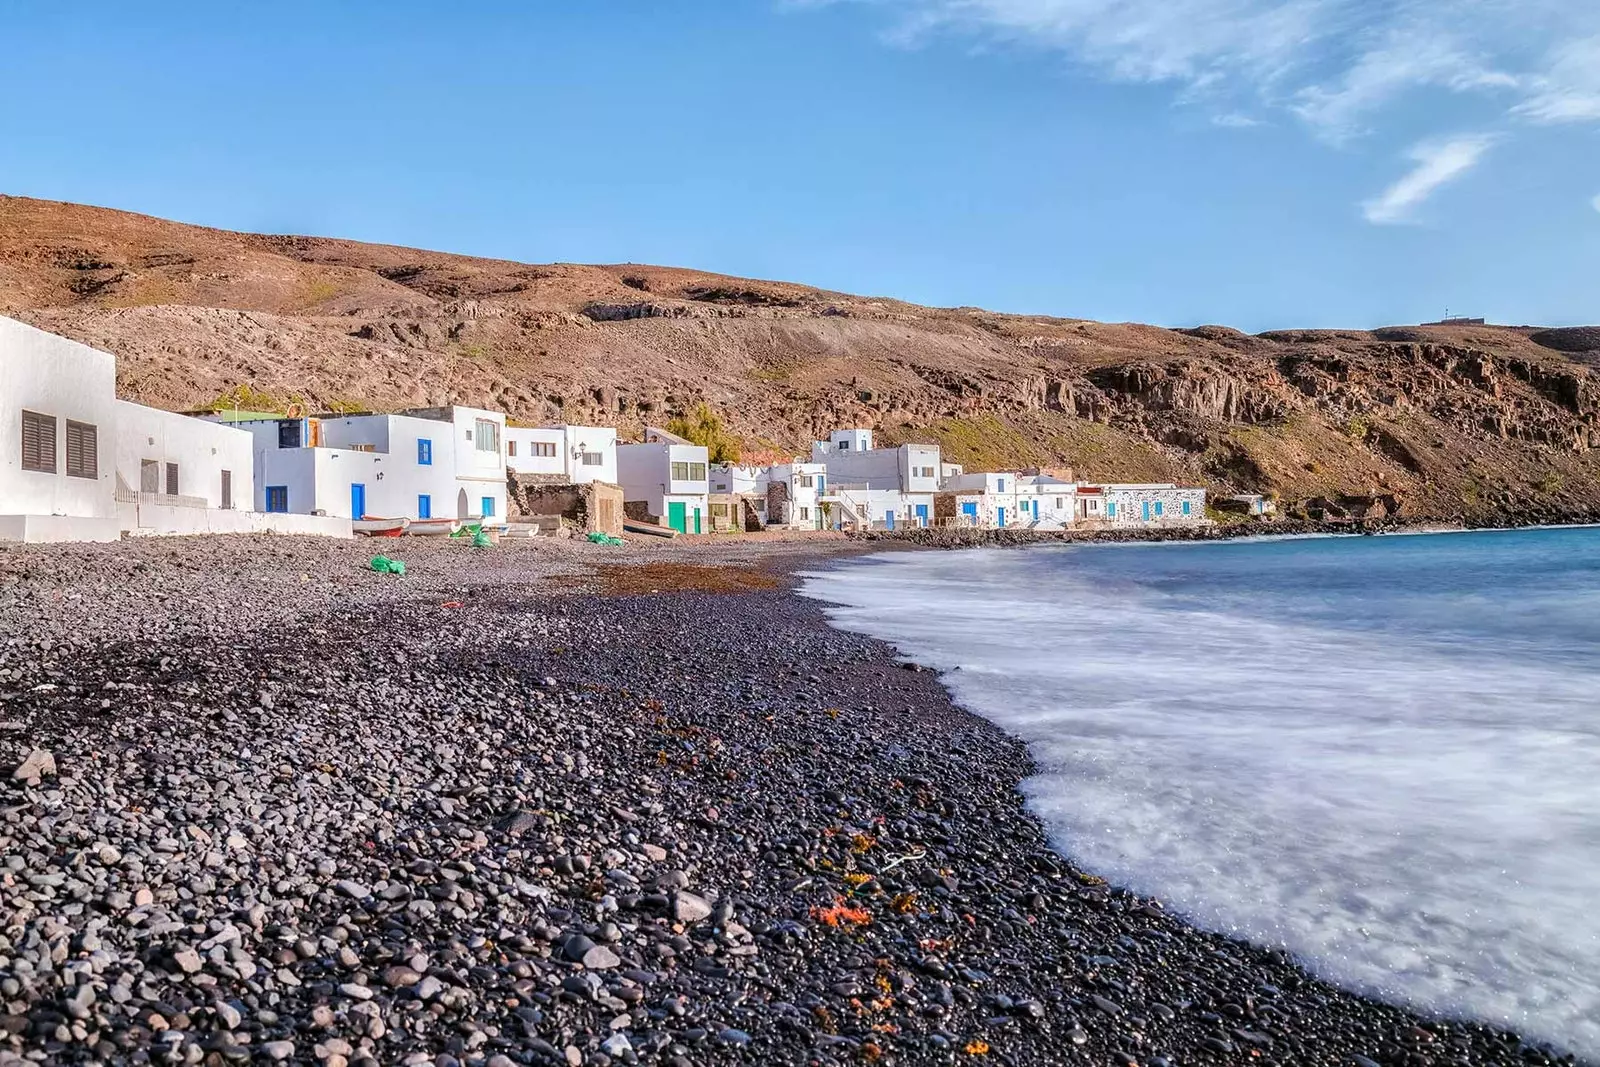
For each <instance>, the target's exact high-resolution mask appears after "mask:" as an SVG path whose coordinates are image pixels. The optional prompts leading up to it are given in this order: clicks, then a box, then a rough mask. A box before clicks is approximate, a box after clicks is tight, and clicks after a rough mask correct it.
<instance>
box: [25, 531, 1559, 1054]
mask: <svg viewBox="0 0 1600 1067" xmlns="http://www.w3.org/2000/svg"><path fill="white" fill-rule="evenodd" d="M781 544H782V546H783V547H776V546H769V547H767V548H765V549H760V550H755V551H747V550H746V549H747V547H748V546H745V547H741V546H736V545H733V544H727V545H726V546H723V545H715V546H696V545H684V546H678V548H676V549H674V550H669V551H661V550H653V551H646V552H636V553H634V552H622V553H619V552H616V551H612V552H605V551H600V550H590V549H591V547H592V546H583V547H579V546H572V547H571V548H570V549H563V550H556V551H554V552H549V551H545V552H541V551H537V548H538V547H542V546H529V547H527V548H525V547H523V546H520V545H519V546H515V547H509V546H508V547H505V548H502V549H500V550H493V551H486V552H485V553H482V554H474V553H472V552H471V551H470V550H466V549H462V550H460V551H455V550H454V549H453V547H452V546H444V547H429V548H421V547H419V549H418V550H417V551H408V552H407V553H406V555H407V556H408V562H410V563H412V570H411V571H410V572H409V573H408V576H407V578H405V579H400V580H395V579H393V578H391V576H387V575H376V574H372V573H370V572H365V571H362V570H360V569H359V564H360V562H361V559H362V557H363V555H365V554H369V553H370V551H371V546H365V545H359V546H354V547H353V548H352V549H346V550H343V551H340V552H337V553H334V554H332V557H331V559H330V554H329V553H327V552H325V551H322V550H321V546H314V545H313V546H301V545H298V544H295V545H288V544H278V545H273V546H270V547H272V549H273V552H271V553H267V552H266V551H265V547H264V546H262V545H259V544H256V543H249V544H244V545H221V546H219V545H215V544H213V545H197V544H195V543H193V542H190V543H189V544H188V545H187V546H185V545H177V546H174V545H171V544H170V543H169V544H168V545H164V546H163V545H155V546H146V545H122V546H110V547H109V548H107V549H105V550H100V549H94V548H81V549H62V550H57V551H45V552H36V551H33V550H28V551H25V552H22V553H21V554H20V555H18V554H15V553H12V552H10V551H9V550H8V551H7V552H0V620H4V621H5V622H6V623H7V624H9V625H10V626H11V627H12V632H14V633H20V635H21V636H20V638H19V640H18V641H17V642H16V643H14V644H13V645H10V646H0V671H3V672H4V673H3V675H0V697H3V698H4V699H3V700H0V720H5V721H6V723H7V725H8V728H7V729H6V730H4V731H0V763H4V764H6V765H8V766H9V765H14V764H15V763H16V762H17V761H18V760H19V759H20V758H21V754H25V750H26V749H28V748H31V747H33V746H36V745H37V746H39V747H41V748H46V749H48V750H50V751H51V752H52V754H53V756H54V757H55V759H56V761H57V764H58V768H57V774H56V775H55V776H44V777H42V778H41V780H40V782H39V784H38V785H37V786H29V785H27V784H26V783H24V782H20V781H13V780H10V778H9V776H7V778H6V780H4V781H3V782H0V809H3V810H4V811H5V813H6V814H5V817H4V820H3V821H0V838H3V840H0V845H3V846H4V847H3V848H0V853H3V854H4V855H6V856H7V857H8V861H7V862H8V864H9V866H8V868H7V869H6V871H5V872H3V873H0V938H3V941H0V955H3V956H5V957H7V961H8V965H9V970H10V973H12V974H15V975H20V976H22V977H23V978H25V979H26V985H25V986H23V985H21V984H19V986H18V988H16V989H11V988H9V987H7V988H5V989H4V990H3V992H4V994H5V995H4V996H3V997H0V1007H3V1008H4V1010H3V1011H0V1033H3V1034H5V1035H6V1036H4V1037H0V1062H5V1061H6V1060H7V1055H8V1054H21V1053H26V1052H36V1053H37V1052H44V1053H45V1054H46V1056H47V1058H48V1059H50V1060H51V1061H52V1062H90V1061H98V1062H109V1063H123V1062H132V1061H133V1056H134V1053H135V1052H136V1051H137V1050H138V1049H140V1048H144V1049H155V1050H163V1049H170V1050H171V1051H172V1053H174V1054H177V1055H178V1056H179V1059H180V1061H181V1060H182V1059H183V1058H185V1057H187V1056H189V1055H191V1053H189V1051H188V1050H189V1049H191V1048H193V1049H194V1050H195V1051H194V1053H193V1055H196V1056H197V1057H198V1059H197V1060H196V1062H199V1061H207V1062H209V1061H210V1058H211V1057H213V1056H214V1057H216V1062H219V1063H228V1062H247V1061H261V1062H296V1063H299V1062H305V1063H322V1064H328V1065H329V1067H344V1065H346V1064H359V1065H362V1067H365V1065H367V1064H376V1063H383V1064H387V1063H400V1062H417V1063H422V1062H427V1063H433V1064H441V1065H444V1067H449V1065H450V1064H451V1063H456V1064H474V1065H477V1064H481V1065H483V1067H508V1065H510V1064H524V1063H525V1064H552V1065H557V1064H563V1063H566V1064H596V1065H601V1067H604V1065H605V1064H607V1063H632V1062H642V1063H664V1064H672V1065H673V1067H679V1065H681V1064H697V1065H698V1064H705V1063H714V1064H720V1063H730V1064H732V1063H752V1064H755V1063H783V1064H788V1063H794V1064H810V1063H817V1064H833V1063H840V1064H843V1063H863V1062H866V1063H874V1062H881V1063H905V1064H922V1063H952V1062H972V1063H983V1062H990V1061H992V1062H996V1063H1011V1064H1055V1063H1062V1062H1083V1063H1096V1064H1102V1063H1111V1064H1133V1063H1137V1064H1143V1065H1146V1067H1165V1065H1167V1064H1190V1063H1216V1064H1226V1063H1257V1064H1267V1063H1284V1064H1290V1063H1293V1064H1306V1063H1311V1064H1330V1065H1331V1064H1342V1065H1345V1067H1349V1065H1351V1064H1355V1065H1356V1067H1369V1062H1370V1063H1376V1064H1379V1065H1382V1067H1390V1065H1395V1067H1398V1065H1400V1064H1403V1063H1404V1064H1410V1063H1420V1062H1424V1061H1423V1060H1421V1059H1419V1058H1418V1057H1425V1058H1426V1062H1434V1063H1473V1064H1479V1063H1505V1064H1511V1063H1519V1064H1526V1063H1545V1062H1562V1060H1563V1058H1562V1057H1557V1056H1555V1055H1554V1054H1546V1053H1545V1052H1541V1051H1537V1050H1535V1049H1532V1048H1530V1047H1528V1046H1524V1045H1521V1044H1520V1043H1519V1042H1517V1041H1516V1040H1515V1039H1514V1038H1512V1037H1509V1036H1508V1035H1505V1034H1502V1033H1500V1032H1497V1031H1495V1030H1494V1029H1493V1028H1490V1027H1486V1026H1481V1025H1478V1024H1471V1023H1460V1022H1442V1021H1439V1020H1434V1019H1429V1018H1426V1017H1424V1016H1420V1015H1416V1014H1413V1013H1411V1012H1409V1011H1407V1010H1405V1009H1403V1008H1399V1007H1395V1006H1392V1005H1389V1004H1385V1003H1381V1002H1378V1001H1375V1000H1371V999H1368V998H1366V997H1363V996H1359V995H1356V994H1352V993H1349V992H1345V991H1342V990H1340V989H1338V988H1336V987H1334V986H1332V985H1330V984H1328V983H1326V982H1324V981H1322V980H1320V979H1317V978H1315V977H1313V976H1311V975H1310V974H1309V973H1307V972H1306V971H1304V970H1303V969H1302V968H1300V967H1299V966H1298V965H1297V964H1295V963H1294V962H1293V961H1292V960H1290V959H1288V958H1287V957H1286V956H1285V955H1284V954H1282V953H1280V952H1276V951H1273V950H1269V949H1262V948H1257V947H1253V946H1250V945H1248V944H1245V943H1242V942H1238V941H1234V940H1231V939H1229V938H1226V937H1223V936H1221V935H1217V934H1212V933H1207V932H1205V931H1202V930H1199V929H1197V928H1195V927H1192V926H1189V925H1188V924H1186V923H1185V922H1183V921H1182V920H1180V919H1178V918H1176V917H1174V916H1172V915H1170V914H1168V913H1167V912H1166V911H1164V910H1163V909H1162V907H1161V906H1160V904H1159V902H1157V901H1153V900H1150V899H1148V898H1141V897H1138V896H1135V895H1133V894H1131V893H1128V892H1126V891H1123V890H1120V889H1117V888H1114V887H1111V886H1108V885H1106V884H1105V882H1104V881H1103V880H1101V879H1099V878H1097V877H1096V876H1094V875H1093V874H1092V873H1089V872H1085V871H1082V870H1080V869H1078V868H1076V867H1075V866H1074V865H1073V864H1072V863H1071V862H1070V860H1068V859H1065V858H1063V857H1062V856H1060V855H1059V854H1058V853H1056V852H1055V851H1054V850H1053V849H1052V848H1051V847H1050V845H1049V843H1048V841H1047V839H1046V837H1045V833H1044V830H1043V828H1042V826H1041V824H1039V823H1038V821H1037V820H1036V819H1035V818H1034V816H1033V815H1032V814H1030V813H1029V812H1028V811H1027V810H1026V808H1025V805H1024V801H1023V797H1022V794H1021V792H1020V790H1019V789H1018V786H1019V784H1020V782H1021V781H1022V780H1023V779H1024V778H1025V777H1027V776H1028V775H1029V774H1030V773H1031V772H1032V766H1033V765H1032V762H1031V760H1030V759H1029V757H1028V754H1027V752H1026V749H1025V748H1024V746H1023V745H1022V744H1021V742H1019V741H1016V740H1015V739H1013V738H1011V737H1010V736H1009V735H1007V734H1005V733H1004V732H1003V731H1001V730H1000V729H999V728H998V727H996V726H994V725H992V724H990V723H988V722H987V721H986V720H983V719H981V718H979V717H978V716H976V715H973V714H971V713H969V712H967V711H965V710H963V709H961V708H959V707H957V706H956V705H955V704H954V703H953V702H952V701H951V699H950V695H949V693H948V692H947V691H946V690H945V688H944V686H943V684H942V683H941V682H940V681H939V679H938V676H937V675H935V674H933V673H932V672H928V671H923V670H911V669H906V667H905V666H903V665H902V663H901V660H900V657H898V656H897V655H896V653H895V652H894V650H893V649H892V648H891V647H890V646H888V645H886V644H884V643H882V642H879V641H875V640H872V639H869V638H865V637H860V636H857V635H854V634H850V633H847V632H845V631H842V630H837V629H834V628H833V627H832V626H831V625H829V624H828V622H827V620H826V618H825V615H824V608H823V606H822V604H821V603H820V602H817V601H813V600H810V599H807V598H804V597H801V596H800V595H798V593H797V592H796V590H795V584H796V581H797V579H796V578H795V576H794V575H795V572H796V571H798V570H800V569H803V568H809V567H815V566H818V565H825V564H826V563H827V561H829V560H830V559H834V558H837V557H838V556H840V555H854V554H860V553H863V552H871V551H880V550H882V549H884V548H886V547H890V546H889V545H884V544H879V543H875V542H864V543H857V542H854V541H844V540H842V539H833V540H831V541H829V542H826V543H823V542H812V543H806V542H800V543H798V544H797V543H795V542H782V543H781ZM408 548H409V546H408ZM52 560H53V561H54V562H53V563H52V562H51V561H52ZM8 561H11V562H17V561H26V564H27V565H26V566H24V567H22V568H20V569H19V568H11V569H9V570H8V569H7V567H6V564H7V562H8ZM640 567H643V568H645V569H644V570H642V571H641V570H637V568H640ZM630 569H635V570H633V571H632V573H621V574H620V575H619V577H617V578H615V579H613V578H611V577H609V575H611V574H612V573H613V572H628V571H629V570H630ZM733 569H739V570H740V571H741V572H742V576H741V578H740V580H739V581H738V582H734V583H732V585H733V587H732V588H728V587H726V584H724V585H722V586H719V585H718V584H717V582H718V581H719V580H718V579H717V578H716V577H715V575H716V574H717V573H719V572H725V571H729V570H733ZM752 574H759V575H760V576H761V578H760V580H755V579H752V578H749V577H748V575H752ZM119 581H121V582H123V583H125V585H123V586H119V585H118V584H117V583H118V582H119ZM619 582H620V584H617V583H619ZM708 583H710V585H709V587H708ZM608 592H609V593H610V594H611V595H606V594H607V593H608ZM58 594H59V595H58ZM158 596H162V597H164V599H158ZM446 597H448V598H449V599H445V598H446ZM277 601H287V603H283V602H277ZM241 602H248V603H249V604H250V606H251V611H250V613H247V614H248V617H247V618H246V619H244V620H243V621H241V612H240V610H239V605H240V603H241ZM450 604H459V606H455V607H451V606H447V605H450ZM180 608H181V609H182V610H181V611H180V610H178V609H180ZM184 613H188V614H189V615H191V616H192V617H189V618H184V617H183V615H184ZM23 620H30V621H31V625H32V629H31V630H22V631H19V630H17V629H16V627H17V626H18V625H19V624H20V623H21V622H22V621H23ZM91 620H93V621H94V622H95V625H89V623H90V622H91ZM12 725H17V726H19V727H20V728H17V729H12V728H10V727H11V726H12ZM11 856H16V857H19V858H20V860H21V865H20V867H19V866H18V865H16V864H14V863H11V862H10V860H9V857H11ZM24 963H25V964H26V967H25V968H24V967H23V966H22V964H24ZM7 969H8V968H7V967H0V971H5V970H7ZM85 990H88V992H87V993H85V992H84V991H85ZM19 1008H23V1009H25V1010H20V1011H19V1010H18V1009H19ZM80 1031H81V1036H80ZM91 1036H93V1037H94V1038H95V1040H94V1041H93V1042H92V1043H91V1042H90V1041H89V1038H90V1037H91ZM417 1057H423V1058H417ZM1569 1062H1570V1061H1569Z"/></svg>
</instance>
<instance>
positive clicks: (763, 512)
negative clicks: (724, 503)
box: [710, 462, 828, 530]
mask: <svg viewBox="0 0 1600 1067" xmlns="http://www.w3.org/2000/svg"><path fill="white" fill-rule="evenodd" d="M827 484H828V470H827V467H826V466H825V465H824V464H821V463H803V462H794V463H777V464H773V465H771V466H767V467H754V466H740V465H738V464H732V463H713V464H712V465H711V471H710V487H711V492H713V493H731V494H733V495H736V496H743V497H751V498H754V499H753V503H754V506H755V509H756V513H757V514H758V515H759V516H760V517H761V523H762V525H763V526H765V527H768V528H770V529H785V530H820V529H822V528H823V526H824V525H825V523H824V517H825V515H824V509H823V507H822V496H823V494H824V493H825V492H826V491H827Z"/></svg>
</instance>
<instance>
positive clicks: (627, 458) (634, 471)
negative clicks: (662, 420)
mask: <svg viewBox="0 0 1600 1067" xmlns="http://www.w3.org/2000/svg"><path fill="white" fill-rule="evenodd" d="M617 484H619V485H621V486H622V497H623V500H624V502H625V505H626V504H633V505H637V506H639V507H642V509H643V510H644V512H645V513H646V514H647V515H649V516H651V517H652V519H653V520H654V521H655V522H657V523H659V524H660V525H663V526H669V527H671V528H672V529H674V530H677V531H678V532H679V533H684V534H697V533H706V532H709V530H710V528H711V526H710V517H711V516H710V507H709V501H708V500H707V499H706V497H707V494H708V493H709V492H710V489H711V484H710V462H709V456H708V454H707V452H706V449H705V447H704V446H702V445H694V444H690V443H689V442H687V441H685V440H684V439H683V438H681V437H678V436H677V435H676V434H671V433H668V432H667V431H665V430H660V429H657V428H655V427H649V428H648V429H646V431H645V440H644V443H642V444H626V445H618V446H617Z"/></svg>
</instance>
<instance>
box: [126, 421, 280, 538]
mask: <svg viewBox="0 0 1600 1067" xmlns="http://www.w3.org/2000/svg"><path fill="white" fill-rule="evenodd" d="M254 451H255V449H254V438H253V437H252V436H251V435H250V434H249V433H247V432H245V431H244V430H239V429H235V428H233V427H231V426H224V425H221V424H219V423H215V422H207V421H204V420H202V419H196V418H191V417H189V416H188V415H179V414H176V413H174V412H171V411H162V410H160V409H159V408H149V407H145V406H144V405H143V404H133V403H129V402H128V401H126V400H119V401H117V436H116V464H117V474H118V475H119V476H120V477H121V478H122V481H123V484H124V485H126V486H127V487H128V488H129V489H132V490H135V491H137V490H138V489H139V488H140V480H139V479H140V467H141V465H142V463H143V462H144V461H145V460H154V461H155V462H156V463H157V464H159V470H160V474H161V489H160V490H159V491H160V492H162V493H165V492H166V489H167V486H166V465H167V464H168V463H176V464H177V465H178V495H179V496H190V497H198V498H200V499H203V500H204V501H205V502H206V506H207V507H209V508H220V507H222V472H223V471H230V472H231V473H232V479H233V505H232V506H233V507H234V508H236V509H239V510H243V511H249V510H250V509H251V507H252V501H254V500H255V456H254Z"/></svg>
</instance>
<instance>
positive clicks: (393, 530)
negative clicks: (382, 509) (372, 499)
mask: <svg viewBox="0 0 1600 1067" xmlns="http://www.w3.org/2000/svg"><path fill="white" fill-rule="evenodd" d="M410 525H411V520H410V519H406V518H399V519H384V518H378V517H377V516H373V515H363V516H361V517H360V518H359V519H351V520H350V532H351V533H357V534H360V535H361V536H362V537H399V536H400V535H401V534H403V533H405V532H406V527H407V526H410Z"/></svg>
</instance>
